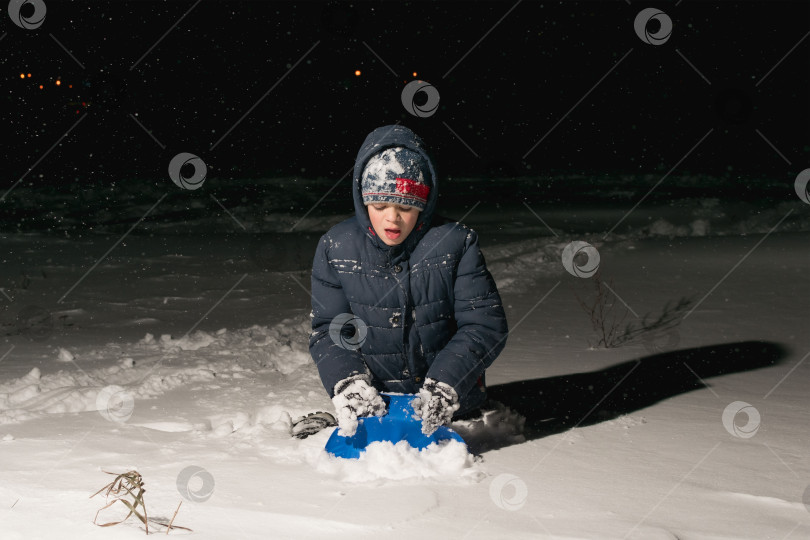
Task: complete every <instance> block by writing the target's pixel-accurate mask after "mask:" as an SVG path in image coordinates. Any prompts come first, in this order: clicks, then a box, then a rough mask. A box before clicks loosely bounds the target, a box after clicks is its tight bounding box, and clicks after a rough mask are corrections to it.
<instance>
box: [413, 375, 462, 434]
mask: <svg viewBox="0 0 810 540" xmlns="http://www.w3.org/2000/svg"><path fill="white" fill-rule="evenodd" d="M411 406H412V407H413V410H414V411H416V414H417V416H419V417H420V418H421V419H422V433H424V434H425V435H430V434H432V433H433V432H434V431H436V430H437V429H438V428H439V426H443V425H445V424H448V423H450V420H452V418H453V413H454V412H456V411H457V410H458V408H459V406H460V405H459V403H458V394H456V391H455V390H454V389H453V387H452V386H450V385H449V384H446V383H443V382H439V381H436V380H434V379H431V378H427V379H425V384H424V385H423V386H422V388H420V389H419V395H418V396H417V397H416V398H415V399H414V400H413V401H412V402H411Z"/></svg>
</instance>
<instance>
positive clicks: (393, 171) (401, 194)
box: [360, 146, 430, 212]
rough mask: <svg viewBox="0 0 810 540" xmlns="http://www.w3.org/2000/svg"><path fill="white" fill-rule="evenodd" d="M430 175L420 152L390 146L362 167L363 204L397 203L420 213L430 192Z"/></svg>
mask: <svg viewBox="0 0 810 540" xmlns="http://www.w3.org/2000/svg"><path fill="white" fill-rule="evenodd" d="M429 175H430V169H429V168H428V164H427V161H426V160H425V158H424V157H422V155H421V154H419V153H418V152H414V151H413V150H410V149H408V148H404V147H401V146H398V147H394V148H387V149H385V150H383V151H382V152H380V153H379V154H375V155H374V156H372V157H371V158H370V159H369V160H368V163H366V166H365V168H364V169H363V175H362V178H361V181H360V187H361V190H362V193H363V204H365V205H369V204H374V203H389V204H398V205H400V206H412V207H414V208H416V209H418V210H419V211H420V212H421V211H423V210H424V209H425V207H426V206H427V198H428V194H429V193H430V186H429V185H428V184H427V180H426V177H427V176H429Z"/></svg>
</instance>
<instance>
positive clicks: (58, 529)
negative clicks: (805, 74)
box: [0, 178, 810, 540]
mask: <svg viewBox="0 0 810 540" xmlns="http://www.w3.org/2000/svg"><path fill="white" fill-rule="evenodd" d="M704 180H705V178H694V179H692V181H693V183H694V184H695V185H701V183H702V182H703V181H704ZM667 182H668V183H669V182H670V180H669V179H668V181H667ZM330 185H331V184H330ZM706 185H709V184H708V183H706ZM610 189H613V190H618V191H621V190H625V189H630V187H628V184H627V183H626V182H624V180H623V179H620V181H617V182H616V184H615V185H614V186H612V187H611V188H610ZM18 190H19V193H17V192H15V194H14V197H20V198H22V200H23V201H25V204H28V205H30V204H36V201H35V200H31V199H29V200H26V199H25V196H31V197H33V196H34V195H35V194H33V193H32V192H31V191H26V188H25V186H22V185H21V186H20V187H19V188H18ZM448 190H449V188H448V189H445V190H444V191H445V192H446V193H447V192H448ZM642 194H643V193H642ZM14 197H12V198H11V199H10V200H9V202H10V203H11V204H13V203H14V200H15V199H14ZM157 198H158V197H155V198H154V200H157ZM61 202H62V201H61V200H60V201H56V200H55V201H51V204H52V205H54V207H56V206H55V205H57V204H61ZM446 202H449V201H446ZM473 202H474V201H473ZM153 203H154V201H152V202H151V203H148V204H147V203H146V202H144V203H143V204H142V205H141V206H143V209H142V210H143V211H145V209H146V208H148V207H149V206H151V204H153ZM138 204H141V203H138ZM459 204H461V203H460V202H459ZM88 206H92V205H88ZM135 206H136V208H135V209H134V210H132V212H133V216H132V220H131V221H126V219H127V218H126V216H123V217H121V220H123V221H126V223H125V224H124V225H123V227H124V228H123V229H121V230H118V229H115V227H114V226H113V224H112V223H110V224H106V225H105V224H104V223H101V224H99V226H98V227H97V230H96V231H95V232H93V233H87V232H85V233H84V234H79V233H78V232H77V230H76V229H74V228H71V224H70V223H66V222H62V225H61V226H62V227H64V228H65V230H62V229H59V230H56V231H51V232H48V231H45V230H41V231H36V230H34V231H28V232H20V233H2V234H0V240H1V241H2V246H3V252H4V254H5V256H4V265H3V266H2V272H3V274H2V278H3V281H2V282H3V283H4V284H5V287H4V288H3V293H4V297H3V298H2V299H3V300H4V302H5V304H4V309H5V311H4V314H3V329H4V343H2V344H0V374H2V378H0V536H2V538H3V539H4V540H6V539H18V538H19V539H23V538H24V539H26V540H28V539H36V538H52V537H54V536H55V535H56V536H59V537H60V538H65V539H72V538H76V539H78V538H82V539H85V538H140V537H142V536H143V530H142V527H141V526H140V525H139V524H138V522H136V521H135V520H133V519H130V520H129V521H127V522H125V523H124V524H121V525H117V526H115V527H111V528H100V527H97V526H96V525H94V524H93V523H92V521H93V518H94V517H95V514H96V511H97V510H98V509H99V508H101V506H103V501H102V500H101V499H100V497H99V496H97V497H95V498H92V499H91V498H89V497H90V495H91V494H93V493H94V492H96V491H97V490H98V489H99V488H101V487H102V486H103V485H105V484H106V483H108V482H109V481H110V478H111V477H110V476H109V475H107V474H105V473H104V472H103V471H110V472H125V471H129V470H133V469H135V470H137V471H138V472H140V473H141V474H142V475H143V479H144V483H145V486H146V489H147V491H146V496H145V500H146V505H147V508H148V509H149V511H150V515H152V516H154V517H160V518H164V519H170V518H171V516H172V514H173V513H174V511H175V509H176V508H177V505H178V503H179V502H180V501H183V505H182V506H181V508H180V510H179V512H178V514H177V517H176V521H175V522H176V523H177V524H178V525H181V526H184V527H189V528H191V529H193V531H194V532H193V533H187V532H183V531H175V532H173V533H172V534H173V535H179V534H186V535H190V536H194V537H197V538H212V539H213V538H216V539H219V538H234V537H238V538H279V537H280V538H323V537H330V538H353V539H356V538H372V537H374V538H379V537H380V536H381V535H385V536H387V537H392V538H405V537H408V538H412V537H414V536H418V537H427V538H438V537H441V538H493V537H509V538H554V539H563V538H564V539H572V538H599V539H614V538H634V539H657V538H660V539H673V538H689V539H699V540H703V539H712V540H715V539H731V538H751V539H761V538H774V539H793V538H807V537H808V536H810V511H809V510H810V489H808V486H809V485H810V459H808V457H809V456H808V448H810V444H809V443H810V432H808V429H807V426H808V425H810V408H808V399H809V398H808V397H807V388H808V383H810V362H808V361H807V358H808V352H810V334H808V332H807V331H806V326H807V320H808V308H807V305H808V303H807V299H808V298H809V297H810V296H808V293H810V284H808V280H807V275H808V272H810V257H809V256H808V251H807V244H808V240H809V239H810V207H808V205H806V204H804V203H803V202H802V201H800V200H799V199H795V200H792V201H791V200H789V199H787V198H786V199H785V200H784V201H779V202H774V203H770V202H767V200H761V201H759V200H758V201H754V202H750V201H745V200H736V201H731V200H724V199H722V198H716V197H710V196H707V197H704V198H681V199H675V200H673V201H672V202H671V203H663V204H659V203H655V202H649V201H648V203H645V204H644V205H642V206H640V207H639V208H638V209H636V210H635V211H634V212H633V213H631V214H630V216H629V217H628V218H627V220H626V221H625V222H624V223H623V224H622V226H621V227H618V228H617V229H616V231H614V232H613V233H612V234H610V235H605V231H608V230H609V229H610V228H611V227H612V226H613V225H614V224H615V223H617V222H618V221H619V219H621V218H622V216H623V215H624V213H625V212H626V210H627V209H629V205H628V207H627V208H617V207H614V206H611V205H607V204H605V205H592V206H588V207H585V206H583V207H580V208H572V207H570V206H565V205H563V206H561V207H557V206H555V205H551V204H550V205H547V206H546V207H541V206H540V205H532V208H531V210H530V209H527V208H526V206H525V205H523V204H514V205H513V206H510V207H504V205H503V204H502V203H497V202H490V201H484V202H482V203H481V204H480V205H479V206H478V207H476V209H475V210H474V211H473V212H471V213H470V214H469V216H467V218H465V220H464V221H465V223H466V224H468V225H471V226H473V228H474V229H475V230H476V231H477V232H478V233H479V236H480V239H481V245H482V249H483V251H484V255H485V257H486V259H487V262H488V265H489V267H490V270H491V271H492V273H493V275H494V277H495V279H496V281H497V283H498V285H499V288H500V290H501V293H502V297H503V301H504V307H505V309H506V311H507V316H508V318H509V322H510V329H511V333H510V336H509V339H508V342H507V346H506V349H505V350H504V352H503V354H502V355H501V356H500V357H499V358H498V359H497V361H496V362H495V364H493V366H492V367H491V368H490V369H489V370H488V372H487V382H488V384H489V385H490V387H491V395H493V396H494V395H498V396H499V398H501V399H502V401H504V402H509V404H510V405H511V407H507V406H505V405H502V406H499V407H498V408H497V409H496V410H493V411H490V412H488V413H487V415H486V416H485V417H484V418H481V419H477V420H466V421H460V422H456V423H454V424H453V426H452V427H453V428H454V429H456V431H458V432H459V434H461V435H462V436H463V437H464V438H465V440H466V441H467V442H468V444H469V446H470V448H471V449H472V450H473V453H468V452H467V451H466V450H465V449H464V447H463V446H462V445H460V444H459V443H457V442H455V441H447V442H444V443H442V444H440V445H433V446H432V447H430V448H428V449H426V450H424V451H422V452H421V453H420V452H418V451H416V450H414V449H412V448H410V447H407V446H406V445H402V444H392V443H375V444H374V445H372V446H371V447H370V448H369V449H368V451H367V452H366V453H365V454H364V455H363V457H362V458H361V459H359V460H356V461H345V460H339V459H337V458H334V457H331V456H329V455H328V454H326V453H325V452H324V450H323V448H324V445H325V443H326V440H327V439H328V437H329V435H330V432H331V431H330V430H327V431H324V432H321V433H319V434H316V435H313V436H310V437H309V438H307V439H304V440H298V439H294V438H291V437H290V436H289V429H290V426H291V423H292V419H294V418H297V417H299V416H302V415H304V414H307V413H309V412H313V411H317V410H324V411H332V410H333V406H332V403H331V401H330V399H329V397H328V396H327V394H326V392H325V391H324V389H323V387H322V386H321V383H320V380H319V378H318V376H317V372H316V369H315V367H314V365H313V362H312V360H311V358H310V357H309V353H308V350H307V344H308V337H309V332H310V328H309V311H310V306H309V298H308V293H307V290H308V284H309V273H308V271H307V268H306V266H307V264H309V262H308V261H311V256H312V253H313V252H314V245H315V242H317V238H318V237H319V236H320V232H322V231H324V230H326V228H328V227H329V226H330V225H331V224H333V223H336V222H337V221H339V220H341V219H343V217H344V216H343V215H337V214H334V215H315V214H313V215H312V216H311V217H309V218H308V220H307V221H305V222H302V223H301V224H300V225H299V226H297V227H296V232H291V233H284V232H281V231H285V230H289V229H290V227H291V226H292V225H293V224H294V223H295V222H296V221H297V219H298V217H297V216H293V215H291V214H287V213H284V212H278V213H275V214H273V213H266V212H263V213H258V212H256V213H252V215H254V216H261V218H259V217H256V219H255V221H254V222H252V223H251V221H250V220H249V219H245V220H244V223H245V224H246V226H248V227H258V226H259V225H260V224H271V226H272V227H273V229H272V230H273V232H272V234H268V235H267V236H266V242H265V241H257V240H256V238H255V237H249V236H248V235H246V234H241V232H240V231H242V229H241V228H239V227H238V226H237V225H236V224H235V223H233V222H230V218H229V217H228V216H227V215H222V216H215V217H212V216H197V217H193V218H192V219H189V220H187V221H186V220H183V221H182V223H181V222H172V221H171V220H168V221H167V220H164V219H157V218H155V219H154V220H153V221H150V219H146V220H145V221H144V222H143V224H142V225H139V227H138V228H137V229H136V230H135V231H134V232H133V233H132V234H130V235H129V236H127V237H126V239H125V241H124V242H122V243H121V244H120V245H119V246H118V247H116V248H115V249H114V250H113V251H112V252H110V254H109V256H107V257H106V258H104V259H103V260H102V261H101V262H100V263H99V264H98V266H97V267H95V268H94V269H93V271H92V272H90V273H89V274H87V275H86V277H84V278H83V276H84V275H85V273H86V272H87V270H88V269H90V268H91V267H92V266H93V264H94V263H96V262H97V261H98V260H99V258H101V257H102V255H104V254H105V253H106V252H107V250H108V249H109V248H110V247H111V246H113V245H114V244H115V242H116V241H118V240H119V239H120V237H121V235H122V234H123V231H125V230H126V228H128V227H129V226H130V224H131V223H134V222H135V221H136V220H137V219H138V218H139V217H140V215H138V214H137V205H135ZM217 208H218V207H217ZM203 210H204V209H203ZM230 210H231V212H232V213H233V214H234V215H236V216H240V217H241V216H248V215H251V212H248V211H247V210H246V208H245V207H241V206H240V205H238V204H236V205H234V206H232V207H230ZM467 210H469V207H466V208H462V207H458V208H453V207H451V208H450V212H448V213H449V214H450V215H455V216H461V215H464V214H465V212H466V211H467ZM129 211H130V210H127V212H129ZM533 214H536V215H533ZM65 215H66V216H67V217H66V218H65V219H70V217H69V216H71V215H73V214H69V213H66V214H65ZM77 215H81V214H80V213H77ZM538 215H539V216H540V217H541V218H542V221H543V222H544V223H543V222H541V221H540V220H538V219H537V216H538ZM77 219H78V218H77ZM780 220H783V221H781V222H780ZM777 223H781V224H780V225H779V226H778V227H776V228H774V227H775V225H777ZM74 225H75V224H74ZM268 230H269V229H268ZM66 231H68V232H66ZM229 231H233V232H229ZM66 236H70V238H67V237H66ZM574 241H581V242H586V243H588V244H590V245H591V246H593V247H594V248H595V249H596V250H598V253H599V256H600V263H599V264H600V267H599V269H600V272H601V273H602V275H603V276H604V277H605V278H606V279H607V278H611V279H612V280H613V282H612V283H613V285H612V288H613V290H614V291H615V292H616V293H617V294H618V295H619V297H620V298H621V302H622V303H623V304H626V305H627V306H629V307H630V308H632V310H633V311H634V312H635V313H636V314H638V316H639V317H641V316H643V315H644V314H645V313H655V312H657V311H658V310H660V309H661V307H662V306H663V305H664V304H665V303H666V302H667V301H671V300H677V299H678V298H680V297H690V298H692V299H693V303H692V304H691V308H692V309H693V310H692V311H690V312H689V313H688V315H686V316H685V317H683V318H682V319H681V321H680V324H679V325H678V326H677V327H676V328H675V330H674V333H673V334H671V335H667V336H664V337H659V338H656V339H654V340H651V341H645V340H637V341H634V342H631V343H628V344H626V345H624V346H622V347H619V348H614V349H602V348H593V347H592V346H591V345H592V343H594V342H595V336H594V331H593V329H592V327H591V323H590V320H589V319H588V317H587V315H586V314H585V313H584V312H583V311H582V309H581V307H580V305H579V304H578V302H577V301H576V298H575V293H576V294H585V293H586V292H587V291H589V290H590V289H589V287H591V286H592V281H590V280H589V279H585V278H576V277H574V276H572V275H571V274H570V273H568V272H567V271H566V269H565V268H564V267H563V265H562V263H561V254H562V252H563V250H564V249H565V247H566V246H568V245H569V244H570V243H571V242H574ZM21 275H24V276H25V277H26V280H22V279H21V277H20V276H21ZM82 278H83V279H82ZM5 295H7V297H6V296H5ZM60 299H61V301H59V300H60ZM630 317H631V319H632V318H633V316H632V315H630ZM749 412H750V413H751V414H748V413H749ZM752 421H755V422H754V423H755V424H756V425H751V423H752ZM746 424H749V425H746Z"/></svg>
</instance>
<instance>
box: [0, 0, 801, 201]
mask: <svg viewBox="0 0 810 540" xmlns="http://www.w3.org/2000/svg"><path fill="white" fill-rule="evenodd" d="M45 2H46V4H47V16H46V19H45V21H44V23H43V24H42V26H40V27H39V28H37V29H35V30H25V29H22V28H18V27H17V26H15V25H14V24H13V23H12V21H11V19H10V17H4V19H3V23H2V32H4V36H5V37H4V38H3V39H2V40H0V48H2V51H3V53H2V54H3V70H2V71H3V81H4V82H3V85H4V87H5V90H6V91H5V92H4V95H5V96H6V107H4V110H3V126H4V128H3V129H4V130H5V136H4V137H3V139H4V141H5V142H4V152H5V154H6V159H5V163H6V168H5V174H4V180H3V183H4V185H5V187H6V189H7V188H8V187H10V186H11V185H12V184H13V183H14V182H15V181H17V180H18V179H19V178H20V177H22V176H23V175H26V173H27V171H28V170H29V169H30V168H32V167H33V170H32V171H31V172H30V173H29V174H28V176H27V178H26V180H25V181H37V182H41V183H42V184H43V185H59V184H63V183H65V182H78V183H87V184H88V185H92V184H98V183H107V182H114V181H121V180H122V179H126V178H165V176H166V168H167V166H168V163H169V161H170V160H171V158H172V157H173V156H174V155H176V154H177V153H178V152H191V153H193V154H196V155H198V156H200V157H201V158H202V159H203V160H204V161H205V162H206V164H207V166H208V168H209V176H210V177H220V178H254V177H260V176H274V175H302V176H307V177H328V178H339V177H340V176H342V175H343V174H344V173H346V172H347V171H348V170H349V169H350V168H351V165H352V162H353V160H354V157H355V155H356V152H357V149H358V147H359V145H360V143H361V142H362V140H363V138H364V137H365V135H366V134H367V133H368V132H369V131H370V130H371V129H373V128H374V127H377V126H379V125H382V124H387V123H394V122H401V123H403V124H404V125H406V126H408V127H410V128H412V129H414V130H415V131H416V132H417V133H419V134H420V135H421V136H422V137H423V138H424V139H425V140H426V142H427V143H428V145H429V146H430V147H431V149H432V151H433V154H434V155H435V157H436V160H437V164H438V167H439V170H440V172H441V173H443V174H444V175H452V176H465V175H469V176H488V175H490V176H500V175H507V176H513V175H533V174H538V175H539V174H551V173H554V172H563V173H584V174H605V173H616V172H627V173H640V174H647V173H649V174H663V173H665V172H666V171H668V170H670V169H672V168H673V167H676V166H677V171H678V172H679V173H687V172H692V173H701V174H707V175H715V176H720V175H729V174H730V175H743V176H745V175H752V176H756V175H770V176H778V177H784V178H792V177H793V176H795V175H796V173H797V172H798V171H799V170H802V169H804V168H807V166H808V165H807V164H808V162H810V131H809V130H808V120H810V103H809V102H808V98H809V97H810V73H809V72H808V68H810V62H808V60H810V37H808V33H810V3H808V2H696V1H688V0H684V1H681V2H653V3H649V2H644V3H641V2H637V1H631V2H628V1H620V0H619V1H615V2H554V3H552V2H536V1H535V2H533V1H529V0H524V1H522V2H517V3H515V2H511V1H508V2H407V3H399V2H305V3H296V2H258V1H253V2H215V1H209V0H203V1H201V2H199V3H195V2H194V1H168V2H146V1H134V2H118V1H116V2H57V1H55V0H45ZM647 7H656V8H658V9H660V10H661V11H662V12H663V13H665V15H666V16H667V17H669V18H670V19H671V20H672V24H673V30H672V34H671V37H670V39H669V40H668V41H666V43H663V44H661V45H651V44H647V43H645V42H643V41H642V39H640V38H639V37H638V36H637V35H636V32H635V31H634V19H635V17H636V15H637V14H638V13H639V12H640V11H641V10H642V9H644V8H647ZM26 9H30V8H26ZM178 21H179V22H178ZM649 24H650V25H651V26H649V27H648V29H649V30H651V31H653V32H654V31H655V30H656V29H657V26H656V24H657V23H656V22H655V21H652V22H650V23H649ZM293 66H294V67H293ZM355 70H360V72H361V75H360V76H356V75H355V74H354V72H355ZM414 72H416V73H417V76H413V73H414ZM27 73H31V74H32V76H31V77H30V78H28V77H27V76H26V77H25V78H23V79H21V78H20V74H26V75H27ZM57 77H58V78H60V79H61V80H62V85H61V86H59V87H57V86H56V85H55V83H54V81H55V79H56V78H57ZM414 79H421V80H425V81H428V82H430V83H431V84H432V85H433V86H434V87H435V88H436V89H437V91H438V93H439V95H440V105H439V108H438V110H437V111H436V112H435V114H433V115H431V116H428V117H424V118H419V117H416V116H413V115H411V114H409V113H408V112H407V111H406V110H405V107H403V105H402V102H401V92H402V89H403V87H404V86H405V85H406V84H407V83H408V82H410V81H412V80H414ZM39 84H42V85H43V86H44V88H43V89H42V90H40V89H39V88H38V86H39ZM70 84H72V85H73V88H72V89H71V88H68V86H69V85H70ZM417 98H418V99H420V100H421V99H422V98H423V96H422V95H419V96H417ZM77 122H78V124H77ZM147 130H148V131H149V132H151V135H150V133H147ZM68 132H69V133H68ZM65 133H68V134H67V136H64V135H65ZM63 136H64V137H63ZM60 138H61V142H60V144H58V145H57V146H56V147H54V148H53V150H51V151H50V152H48V150H49V148H51V146H53V145H54V144H55V143H57V141H60ZM696 145H697V146H696ZM693 147H694V149H693V150H692V151H691V152H690V149H692V148H693ZM43 155H45V157H44V158H43ZM34 166H35V167H34Z"/></svg>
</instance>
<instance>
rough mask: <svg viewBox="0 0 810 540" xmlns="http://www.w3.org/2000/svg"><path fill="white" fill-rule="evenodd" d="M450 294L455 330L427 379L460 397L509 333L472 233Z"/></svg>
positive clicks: (491, 360) (491, 358)
mask: <svg viewBox="0 0 810 540" xmlns="http://www.w3.org/2000/svg"><path fill="white" fill-rule="evenodd" d="M453 293H454V310H455V319H456V325H457V328H458V329H457V331H456V333H455V335H454V336H453V337H452V338H451V339H450V341H449V342H448V343H447V345H445V347H444V348H443V349H442V350H441V351H439V353H438V354H437V355H436V358H435V359H434V360H433V364H432V365H431V366H430V369H429V370H428V373H427V376H428V377H430V378H432V379H435V380H437V381H440V382H444V383H446V384H449V385H450V386H452V387H453V388H454V389H455V391H456V393H457V394H458V395H459V397H461V396H464V395H466V394H467V392H469V391H470V390H471V389H472V387H473V386H474V385H475V383H476V381H477V380H478V377H480V376H481V375H482V374H483V373H484V370H486V369H487V368H488V367H489V366H490V365H491V364H492V362H493V361H494V360H495V358H497V357H498V355H499V354H500V353H501V351H502V350H503V348H504V346H505V345H506V336H507V334H508V327H507V323H506V314H505V313H504V310H503V305H502V303H501V297H500V295H499V294H498V288H497V287H496V285H495V281H494V280H493V279H492V275H490V273H489V271H488V270H487V266H486V262H485V261H484V256H483V255H482V254H481V250H480V248H479V247H478V235H477V234H476V233H475V231H473V230H469V231H468V234H467V239H466V241H465V245H464V252H463V253H462V256H461V260H460V261H459V265H458V271H457V274H456V280H455V283H454V285H453Z"/></svg>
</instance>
